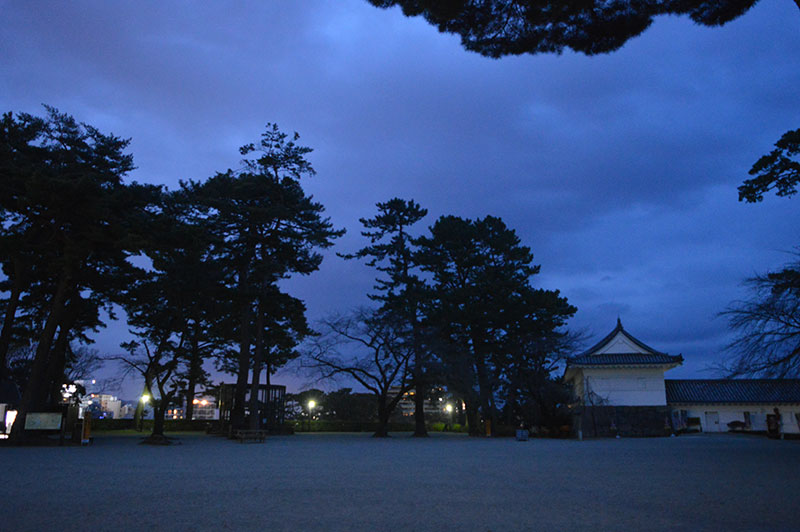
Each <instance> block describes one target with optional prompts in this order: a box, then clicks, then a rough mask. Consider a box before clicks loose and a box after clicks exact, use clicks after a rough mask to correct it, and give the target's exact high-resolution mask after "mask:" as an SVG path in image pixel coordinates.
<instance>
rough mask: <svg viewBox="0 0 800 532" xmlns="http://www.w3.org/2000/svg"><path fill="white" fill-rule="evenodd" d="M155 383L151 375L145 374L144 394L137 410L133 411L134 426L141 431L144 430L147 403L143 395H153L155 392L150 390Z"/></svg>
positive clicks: (137, 405) (140, 398) (137, 403)
mask: <svg viewBox="0 0 800 532" xmlns="http://www.w3.org/2000/svg"><path fill="white" fill-rule="evenodd" d="M152 385H153V383H152V382H151V379H150V377H149V375H145V378H144V388H143V389H142V395H141V396H140V397H139V400H138V401H137V402H136V411H135V412H134V413H133V428H134V429H136V430H138V431H141V430H142V418H143V417H144V408H145V404H144V401H142V396H144V395H145V394H146V395H148V396H150V397H152V396H153V394H152V393H151V392H150V389H151V387H152Z"/></svg>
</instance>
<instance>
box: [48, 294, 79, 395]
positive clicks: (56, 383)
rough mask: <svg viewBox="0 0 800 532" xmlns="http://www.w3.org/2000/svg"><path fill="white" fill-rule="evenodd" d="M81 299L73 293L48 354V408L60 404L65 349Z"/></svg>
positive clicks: (65, 361)
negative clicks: (50, 351) (51, 349)
mask: <svg viewBox="0 0 800 532" xmlns="http://www.w3.org/2000/svg"><path fill="white" fill-rule="evenodd" d="M80 304H81V298H80V295H76V294H75V293H73V295H72V297H70V298H69V303H68V304H67V307H66V310H65V311H64V319H63V320H62V321H61V326H60V327H59V328H58V337H57V338H56V343H55V345H54V346H53V351H52V353H51V354H50V359H51V360H50V364H49V366H48V368H47V377H46V381H45V382H46V386H47V389H48V391H49V393H48V396H49V397H46V398H45V400H46V402H47V404H48V406H56V405H57V404H58V403H60V402H61V385H62V384H63V383H64V380H65V378H64V374H65V372H66V366H67V349H68V348H69V333H70V332H71V331H72V327H74V326H75V322H76V321H77V319H78V313H79V309H80Z"/></svg>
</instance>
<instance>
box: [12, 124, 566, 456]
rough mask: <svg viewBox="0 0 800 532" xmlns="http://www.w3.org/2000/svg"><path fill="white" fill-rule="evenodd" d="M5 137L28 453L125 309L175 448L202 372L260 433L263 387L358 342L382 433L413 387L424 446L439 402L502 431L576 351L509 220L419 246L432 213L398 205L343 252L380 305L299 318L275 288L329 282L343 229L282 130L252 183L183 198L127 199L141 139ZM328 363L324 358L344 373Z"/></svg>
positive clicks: (220, 180) (188, 185) (196, 184)
mask: <svg viewBox="0 0 800 532" xmlns="http://www.w3.org/2000/svg"><path fill="white" fill-rule="evenodd" d="M0 135H1V137H0V149H2V150H3V151H2V153H0V161H2V162H1V164H2V167H1V168H0V170H1V171H2V176H3V179H2V187H0V194H1V195H0V208H1V209H2V211H0V212H2V220H3V223H2V232H1V233H0V246H2V249H3V251H4V253H3V256H2V259H0V260H2V268H3V274H4V276H5V278H4V280H3V284H2V287H1V288H2V289H3V291H4V293H5V294H6V298H5V299H4V300H3V302H2V310H3V327H2V333H0V371H2V375H0V377H2V378H4V379H6V378H8V377H10V376H11V372H9V364H8V363H7V362H8V359H9V355H12V358H14V356H16V358H14V360H15V361H22V363H23V364H22V366H23V371H22V373H21V375H22V377H21V378H20V379H19V381H20V384H22V385H23V389H22V398H21V400H20V403H19V407H18V418H17V419H18V420H19V421H18V422H17V423H15V424H14V430H13V432H12V441H14V442H20V441H21V440H22V439H23V435H24V432H23V430H22V427H24V420H25V416H26V415H27V413H28V412H36V411H43V410H44V411H46V410H48V409H52V408H55V407H56V406H57V405H58V404H59V403H60V402H61V401H62V395H61V390H62V385H63V384H66V383H67V382H69V380H70V379H69V378H68V376H69V375H71V373H73V372H71V369H72V368H74V367H77V366H76V364H78V363H79V358H80V357H79V356H78V355H80V354H82V353H85V348H84V347H81V346H86V345H88V344H91V339H90V335H91V334H92V333H97V332H98V331H99V330H100V329H101V328H102V327H104V326H105V323H103V316H104V315H107V316H108V317H109V318H110V319H116V316H115V309H117V308H122V309H123V310H124V312H125V316H126V319H127V324H128V326H129V331H130V335H131V336H130V338H129V339H128V340H127V341H125V342H123V343H122V344H121V351H120V352H119V353H114V354H111V355H108V356H105V357H103V358H104V359H105V360H111V361H115V362H116V363H118V364H120V365H121V367H122V368H123V371H124V372H125V373H126V374H127V373H131V372H132V373H135V374H138V375H139V376H140V377H141V378H142V379H143V381H144V390H143V395H144V396H149V397H151V398H152V401H153V403H152V407H153V410H154V418H155V422H154V428H153V437H154V439H157V438H158V437H163V429H164V415H165V412H166V409H167V408H168V407H170V406H171V405H172V404H182V403H185V404H186V405H187V417H188V418H190V419H191V417H192V405H193V402H192V399H193V398H194V397H195V396H196V394H197V393H198V391H199V390H201V389H203V388H205V387H207V386H209V385H210V382H209V374H208V369H207V368H208V363H211V362H213V363H214V365H215V366H216V368H217V369H219V370H222V371H225V372H227V373H230V374H232V375H235V376H236V386H235V394H234V395H235V396H234V410H233V412H232V419H231V422H232V424H233V426H235V427H245V426H248V425H249V426H250V427H251V428H257V427H258V426H259V424H258V422H259V420H258V419H257V412H258V405H257V404H256V402H255V401H256V400H257V397H258V394H257V393H256V392H257V390H258V387H259V385H260V376H261V374H262V373H265V374H266V375H267V377H266V379H267V384H269V376H270V375H271V374H272V373H274V372H275V371H276V370H277V369H278V368H279V367H281V366H283V365H284V364H286V363H287V362H288V361H290V360H292V359H294V358H297V357H298V356H300V351H299V350H298V346H300V345H301V344H303V343H304V341H307V340H312V341H311V343H310V344H307V345H315V346H317V347H319V346H321V345H324V344H323V342H325V341H327V340H331V338H332V336H336V335H338V336H339V338H338V340H341V339H342V338H346V337H347V336H348V334H349V340H350V341H353V342H355V343H359V342H360V343H361V344H360V345H362V347H363V346H367V349H368V350H372V355H373V356H372V361H373V365H372V366H369V367H367V368H366V369H367V371H366V373H362V374H361V376H362V377H363V376H364V375H368V374H369V372H370V371H373V370H375V369H376V368H377V373H378V381H379V384H377V385H376V386H377V387H372V388H371V386H372V384H371V381H370V382H367V380H365V379H367V378H368V377H363V378H362V379H361V380H359V378H358V374H357V372H355V370H354V368H352V367H351V368H347V371H349V372H350V373H349V374H350V375H351V377H354V378H356V380H359V382H361V384H362V385H364V386H365V388H367V389H368V390H370V391H373V392H375V393H376V395H377V396H378V401H377V402H376V410H377V412H378V418H379V419H380V420H381V421H382V422H386V421H388V417H389V415H390V414H391V412H392V410H393V409H394V407H395V406H396V404H397V401H398V397H397V396H390V393H389V391H390V388H393V387H394V386H396V385H399V386H400V388H401V389H402V391H406V390H412V389H416V391H417V392H418V393H417V394H416V397H417V406H418V408H417V435H419V436H424V435H425V434H426V428H425V420H424V415H423V413H422V401H423V400H424V397H425V395H426V390H427V389H428V388H430V387H431V386H433V385H439V384H444V385H446V386H448V387H449V388H450V389H452V390H453V391H454V392H455V393H457V394H458V395H459V397H460V399H461V400H463V401H464V403H465V404H466V405H467V416H468V418H469V425H470V427H471V429H472V430H473V432H475V433H477V432H479V431H480V427H481V423H482V421H484V420H486V421H489V422H492V423H494V424H496V423H497V422H498V421H497V420H498V412H499V410H500V408H501V406H502V405H507V406H508V408H511V409H513V408H517V407H520V408H521V405H522V403H523V402H524V401H523V400H522V398H523V397H529V396H528V395H526V392H525V390H530V389H531V385H532V383H533V382H534V381H532V380H531V379H540V380H541V379H544V380H547V379H548V378H549V370H550V369H552V367H550V365H551V362H552V360H553V359H554V357H556V356H557V355H558V354H559V353H560V352H561V351H560V350H561V349H562V347H563V346H562V345H561V343H560V342H563V341H564V340H565V339H566V338H567V337H568V336H567V334H566V332H565V331H564V330H563V329H564V326H565V323H566V320H567V318H569V317H570V316H571V315H572V314H573V313H574V312H575V309H574V307H571V306H570V305H568V304H567V302H566V300H565V299H564V298H562V297H560V296H559V295H558V292H555V291H546V290H541V289H534V288H533V287H532V286H531V285H530V284H529V278H530V277H531V276H532V275H534V274H535V273H537V272H538V268H539V267H538V266H534V265H532V263H531V260H532V255H531V253H530V250H529V249H528V248H527V247H525V246H522V245H521V243H520V242H519V239H518V237H517V236H516V234H515V233H514V232H513V230H511V229H509V228H507V227H506V226H505V224H503V222H502V220H500V219H499V218H494V217H491V216H489V217H486V218H484V219H481V220H465V219H461V218H457V217H453V216H443V217H441V218H440V219H439V220H437V221H436V223H435V224H434V225H433V226H432V227H431V228H430V235H426V236H418V235H414V236H412V234H411V232H410V229H411V227H412V226H414V224H416V223H418V222H419V221H420V220H421V219H422V218H423V217H424V216H425V214H426V212H427V211H425V210H424V209H422V208H421V207H420V206H419V205H418V204H416V203H415V202H413V201H405V200H400V199H392V200H390V201H388V202H386V203H381V204H379V205H378V208H379V212H378V215H377V216H376V217H374V218H372V219H364V220H362V223H363V224H364V226H365V229H366V230H365V232H364V235H365V237H367V239H368V240H369V244H368V245H367V246H366V247H364V248H363V249H361V250H359V251H358V252H356V253H354V254H352V255H348V256H347V257H348V258H359V259H366V260H367V264H368V265H370V266H373V267H375V268H377V270H378V271H379V272H380V274H381V276H380V277H379V278H378V279H377V280H376V287H375V288H376V290H375V292H374V293H373V294H371V296H370V297H371V298H372V299H373V300H374V301H375V303H376V304H377V306H376V307H375V308H370V309H366V310H364V312H363V314H361V315H359V316H355V315H350V316H349V317H348V318H347V321H339V322H334V321H333V320H331V321H329V322H328V323H327V325H325V326H324V327H323V331H322V335H318V334H317V333H315V332H314V331H313V330H312V329H311V327H309V324H308V323H307V321H306V315H305V305H304V303H303V302H302V301H301V300H299V299H297V298H295V297H293V296H291V295H290V294H288V293H285V292H284V291H283V290H282V288H281V286H280V281H281V280H282V279H286V278H287V277H289V276H291V275H296V274H301V275H307V274H310V273H312V272H314V271H316V270H317V269H318V268H319V265H320V262H321V260H322V256H321V254H320V252H319V251H320V250H321V249H324V248H326V247H329V246H330V245H332V243H333V240H334V239H335V238H337V237H338V236H340V235H341V234H342V233H343V231H342V230H337V229H334V228H333V226H332V224H331V223H330V221H329V220H328V219H327V218H324V217H323V210H324V209H323V206H322V205H321V204H319V203H317V202H314V201H313V200H312V199H311V197H310V196H308V195H307V194H306V193H305V192H304V190H303V188H302V185H301V179H304V178H307V177H310V176H312V175H314V169H313V167H312V166H311V164H310V163H309V162H308V160H307V159H306V156H307V154H308V153H310V151H311V149H310V148H306V147H302V146H299V145H298V144H297V143H296V141H297V140H298V136H297V135H296V134H295V135H294V136H289V135H287V134H285V133H282V132H281V131H280V130H279V129H278V128H277V126H275V125H272V124H269V125H268V126H267V129H266V131H265V133H264V134H263V135H262V137H261V139H260V140H259V142H257V143H254V144H250V145H247V146H244V147H242V148H241V150H240V153H241V155H242V156H243V157H244V159H243V160H242V168H241V169H240V170H237V171H233V170H227V171H225V172H220V173H218V174H216V175H214V176H212V177H210V178H208V179H206V180H205V181H186V182H181V183H180V186H179V187H178V189H176V190H167V189H165V188H164V187H162V186H156V185H144V184H139V183H130V184H126V183H125V182H124V181H123V179H124V177H125V176H126V175H127V174H128V173H129V172H130V171H131V170H132V169H133V159H132V156H131V155H130V154H127V153H125V149H126V148H127V146H128V141H127V140H124V139H120V138H118V137H115V136H113V135H105V134H102V133H100V132H99V131H98V130H97V129H95V128H93V127H92V126H89V125H86V124H81V123H78V122H76V121H75V120H74V119H73V118H72V117H70V116H68V115H66V114H62V113H59V112H58V111H57V110H55V109H53V108H47V114H46V116H45V117H43V118H40V117H35V116H32V115H29V114H24V113H22V114H18V115H16V116H15V115H13V114H12V113H6V114H5V115H3V120H2V129H1V130H0ZM143 264H144V266H143ZM353 316H355V317H353ZM335 323H336V324H335ZM337 326H338V327H339V328H338V329H337V328H336V327H337ZM365 336H366V337H369V338H370V339H369V340H368V341H367V342H366V343H365V342H363V340H364V337H365ZM338 340H337V342H338ZM378 344H380V345H378ZM338 345H341V343H340V342H339V343H338ZM332 347H333V344H328V345H327V349H326V350H324V352H321V354H322V355H324V357H328V355H330V354H331V349H332ZM19 353H27V354H28V355H26V356H17V355H15V354H19ZM347 356H355V357H356V358H357V359H358V358H359V356H360V355H359V354H358V353H356V352H355V351H353V350H352V349H351V350H350V351H348V353H347ZM324 357H318V358H316V359H314V357H313V356H312V357H311V358H312V359H314V360H315V361H316V363H317V364H321V363H322V362H323V361H326V362H327V363H328V364H329V368H328V369H332V370H333V371H331V374H335V373H338V372H340V371H339V370H341V369H342V368H338V369H337V368H336V367H335V366H332V365H330V364H331V363H332V362H331V359H330V358H327V359H325V358H324ZM95 359H96V357H95ZM358 363H361V362H358ZM368 365H369V364H368ZM15 367H16V366H15ZM546 368H549V369H546ZM17 373H19V372H17ZM17 373H15V375H16V374H17ZM251 377H252V380H249V379H250V378H251ZM369 378H371V377H369ZM537 382H538V381H537ZM534 387H535V386H534ZM248 389H249V390H250V394H249V396H250V401H251V402H250V404H246V403H245V398H246V397H247V395H248V393H247V392H248ZM139 408H140V412H139V414H141V409H142V408H143V405H142V404H141V403H140V405H139ZM517 410H519V408H517ZM247 411H249V412H250V415H249V419H248V418H247V416H246V412H247ZM514 415H517V417H518V416H519V412H515V414H514ZM379 432H380V431H379ZM380 435H385V434H383V433H382V434H380Z"/></svg>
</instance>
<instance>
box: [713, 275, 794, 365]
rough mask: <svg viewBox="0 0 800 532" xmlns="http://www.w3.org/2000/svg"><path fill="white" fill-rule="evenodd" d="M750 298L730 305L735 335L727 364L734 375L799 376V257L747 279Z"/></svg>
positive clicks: (729, 347) (730, 320) (727, 312)
mask: <svg viewBox="0 0 800 532" xmlns="http://www.w3.org/2000/svg"><path fill="white" fill-rule="evenodd" d="M746 285H747V286H748V287H749V288H750V297H749V298H748V299H746V300H743V301H739V302H736V303H734V304H733V305H731V307H730V308H728V309H727V310H726V311H725V312H723V313H722V315H723V316H725V317H727V318H728V322H729V324H730V327H731V328H732V329H733V330H734V331H735V332H736V338H735V339H734V341H733V342H732V343H731V344H730V345H729V346H728V350H729V352H731V353H732V356H731V358H730V359H729V360H728V361H727V363H726V364H725V366H724V369H725V370H726V373H728V375H730V376H732V377H741V376H764V377H778V378H785V377H800V260H796V261H794V262H792V263H789V264H787V265H785V266H784V267H783V268H782V269H780V270H778V271H774V272H769V273H767V274H765V275H758V276H755V277H753V278H751V279H748V280H747V282H746Z"/></svg>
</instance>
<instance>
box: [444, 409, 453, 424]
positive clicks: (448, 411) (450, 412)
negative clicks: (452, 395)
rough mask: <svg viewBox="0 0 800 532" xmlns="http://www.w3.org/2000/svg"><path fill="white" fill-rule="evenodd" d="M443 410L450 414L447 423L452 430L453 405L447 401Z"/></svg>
mask: <svg viewBox="0 0 800 532" xmlns="http://www.w3.org/2000/svg"><path fill="white" fill-rule="evenodd" d="M444 411H445V412H447V413H448V415H449V416H450V423H449V425H450V429H451V430H452V428H453V405H451V404H450V403H447V404H446V405H445V407H444Z"/></svg>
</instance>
